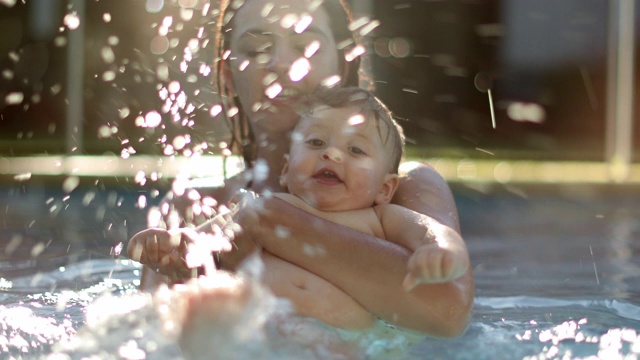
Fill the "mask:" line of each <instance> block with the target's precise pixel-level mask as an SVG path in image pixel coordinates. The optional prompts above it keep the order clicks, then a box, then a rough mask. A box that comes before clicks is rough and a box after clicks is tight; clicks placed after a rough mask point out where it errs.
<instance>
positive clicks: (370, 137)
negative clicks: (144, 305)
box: [128, 88, 470, 329]
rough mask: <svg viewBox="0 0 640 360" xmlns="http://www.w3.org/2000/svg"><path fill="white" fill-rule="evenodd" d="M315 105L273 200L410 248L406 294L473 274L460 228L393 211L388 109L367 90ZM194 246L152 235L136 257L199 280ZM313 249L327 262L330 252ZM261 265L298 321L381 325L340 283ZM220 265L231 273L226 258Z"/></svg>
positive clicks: (143, 238) (277, 264)
mask: <svg viewBox="0 0 640 360" xmlns="http://www.w3.org/2000/svg"><path fill="white" fill-rule="evenodd" d="M308 105H309V106H308V107H306V108H305V109H306V110H305V111H304V112H303V113H302V114H301V118H300V121H299V122H298V124H297V126H296V128H295V130H294V131H293V133H292V144H291V149H290V152H289V154H288V155H287V156H286V158H285V165H284V168H283V170H282V174H281V178H280V184H281V185H282V187H283V188H286V189H287V191H288V193H274V194H272V196H275V197H278V198H279V199H282V200H283V201H286V202H288V203H290V204H292V205H294V206H297V207H299V208H301V209H303V210H305V211H307V212H309V213H311V214H314V215H316V216H318V217H322V218H325V219H327V220H330V221H333V222H335V223H338V224H341V225H344V226H348V227H351V228H353V229H355V230H357V231H360V232H364V233H368V234H371V235H374V236H376V237H378V238H381V239H386V240H387V241H390V242H393V243H396V244H398V245H400V246H402V247H404V248H406V249H409V250H411V251H412V255H411V257H410V259H409V261H408V264H407V270H408V271H407V275H406V277H405V279H404V282H403V284H402V286H403V288H404V289H405V290H406V291H411V290H412V289H413V288H414V287H416V286H418V285H419V284H421V283H443V282H448V281H450V280H453V279H455V278H457V277H460V276H462V275H463V274H465V272H466V271H467V269H468V267H469V265H470V263H469V254H468V252H467V249H466V246H465V244H464V241H463V240H462V238H461V237H460V236H459V235H458V234H457V233H456V232H455V231H454V230H452V229H451V228H449V227H446V226H443V225H441V224H439V223H438V222H436V221H435V220H433V219H431V218H429V217H428V216H425V215H422V214H420V213H417V212H414V211H412V210H409V209H406V208H403V207H401V206H397V205H394V204H391V203H390V201H391V199H392V197H393V195H394V192H395V191H396V189H397V187H398V183H399V178H398V168H399V164H400V161H401V159H402V157H403V153H404V135H403V133H402V129H401V128H400V126H399V125H398V124H397V123H396V122H395V121H394V120H393V118H392V116H391V113H390V112H389V110H388V109H387V108H386V107H385V106H384V105H383V104H382V103H381V102H380V101H379V100H378V99H377V98H375V97H374V96H373V95H372V94H371V93H370V92H368V91H366V90H363V89H360V88H342V89H335V90H329V91H327V92H322V93H319V94H317V96H314V97H313V98H312V99H310V101H309V104H308ZM246 209H249V211H261V209H260V198H251V197H245V199H244V201H242V202H241V203H239V204H238V206H237V207H236V209H235V210H234V211H243V210H246ZM228 220H230V219H229V217H228V216H227V217H226V218H225V217H224V216H218V217H216V218H214V219H212V220H211V221H209V222H208V223H206V224H204V225H202V226H201V227H200V228H199V230H201V231H204V232H205V233H207V232H209V233H210V232H213V231H214V230H218V229H220V228H221V227H223V228H224V227H227V228H228V226H229V222H228ZM239 225H240V226H242V225H243V224H239ZM425 225H426V226H425ZM425 228H427V229H428V231H426V232H425V230H424V229H425ZM283 233H284V235H285V236H286V229H284V231H283ZM443 233H447V235H446V236H442V234H443ZM188 239H189V236H187V237H183V239H182V240H180V239H178V240H177V241H176V240H175V238H174V240H172V237H171V235H170V234H169V232H167V231H166V230H162V229H147V230H144V231H142V232H140V233H138V234H136V235H135V236H134V237H133V238H132V239H131V240H130V242H129V246H128V252H129V256H130V257H131V258H132V259H134V260H138V261H141V262H143V263H145V264H146V265H149V266H151V267H152V268H156V269H159V270H160V271H161V272H164V273H167V274H169V273H171V274H174V277H175V278H180V277H185V276H188V274H190V272H189V270H188V269H187V268H186V267H185V266H184V261H183V259H184V255H183V252H184V251H183V250H184V244H185V242H188V241H189V240H188ZM441 239H449V240H447V241H444V240H441ZM181 249H182V250H181ZM310 251H311V252H315V253H317V256H321V255H322V249H310ZM261 257H262V259H263V261H264V265H265V271H264V274H263V280H264V282H265V283H266V284H267V285H268V287H269V288H270V289H271V290H272V291H273V292H274V293H275V295H277V296H279V297H285V298H288V299H289V300H291V301H292V303H293V306H294V309H295V311H296V313H297V314H299V315H302V316H308V317H314V318H317V319H320V320H322V321H324V322H326V323H328V324H330V325H333V326H337V327H341V328H347V329H362V328H367V327H369V326H371V325H372V324H373V317H372V315H371V314H370V313H369V312H368V311H366V309H364V308H363V307H362V306H361V305H360V304H359V303H357V302H356V301H355V300H354V299H353V298H351V297H350V296H349V295H348V294H346V293H344V292H343V291H342V290H340V289H339V288H337V287H336V286H335V285H333V284H331V283H329V282H327V281H326V280H324V279H323V278H320V277H319V276H317V275H315V274H313V273H311V272H308V271H306V270H304V269H302V268H300V267H298V266H296V265H294V264H291V263H288V262H286V261H284V260H281V259H279V258H277V257H275V256H273V255H271V254H269V253H267V252H262V256H261ZM221 259H222V262H223V265H224V253H222V254H221ZM223 267H224V266H223ZM176 274H177V276H176ZM372 281H375V279H372Z"/></svg>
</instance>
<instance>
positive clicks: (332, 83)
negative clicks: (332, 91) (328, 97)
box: [321, 75, 342, 88]
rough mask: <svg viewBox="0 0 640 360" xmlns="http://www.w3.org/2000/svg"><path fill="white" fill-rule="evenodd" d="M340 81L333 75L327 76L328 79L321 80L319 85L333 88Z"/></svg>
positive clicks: (337, 76)
mask: <svg viewBox="0 0 640 360" xmlns="http://www.w3.org/2000/svg"><path fill="white" fill-rule="evenodd" d="M340 80H342V79H341V78H340V76H339V75H333V76H329V77H328V78H326V79H324V80H322V82H321V84H322V86H324V87H328V88H330V87H334V86H336V85H338V84H339V83H340Z"/></svg>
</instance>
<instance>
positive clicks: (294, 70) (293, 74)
mask: <svg viewBox="0 0 640 360" xmlns="http://www.w3.org/2000/svg"><path fill="white" fill-rule="evenodd" d="M309 69H311V64H309V60H307V58H304V57H301V58H299V59H298V60H296V61H294V62H293V64H291V68H290V69H289V78H290V79H291V81H294V82H297V81H300V80H302V79H303V78H304V77H305V76H307V74H309ZM272 99H273V98H272Z"/></svg>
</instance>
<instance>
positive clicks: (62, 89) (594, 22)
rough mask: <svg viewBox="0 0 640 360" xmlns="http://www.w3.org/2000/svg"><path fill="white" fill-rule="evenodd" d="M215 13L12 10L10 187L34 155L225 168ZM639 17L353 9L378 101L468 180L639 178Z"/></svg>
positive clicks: (468, 7)
mask: <svg viewBox="0 0 640 360" xmlns="http://www.w3.org/2000/svg"><path fill="white" fill-rule="evenodd" d="M207 4H209V1H204V0H109V1H105V0H98V1H88V0H27V1H16V0H0V157H1V158H0V175H1V174H6V175H12V176H13V175H16V174H19V173H21V172H24V167H23V166H19V165H18V163H17V162H16V161H18V160H20V158H22V157H27V156H28V157H33V156H37V157H42V156H47V155H48V156H52V155H59V156H71V155H73V156H100V157H103V156H106V157H108V158H110V159H112V160H113V159H114V158H115V159H123V160H127V159H130V158H131V159H133V158H134V157H136V156H137V157H140V156H141V155H152V156H171V155H186V156H190V155H191V154H192V153H194V152H201V153H202V154H205V155H208V154H211V155H217V154H219V151H220V147H219V146H218V143H219V142H220V141H223V140H224V138H225V136H226V134H225V131H224V127H219V126H218V127H217V126H216V125H217V124H218V123H219V122H220V119H219V117H216V116H215V113H216V110H215V109H213V107H214V106H215V94H213V91H212V88H211V85H210V76H208V75H209V74H210V69H209V68H208V66H210V65H211V61H212V56H211V54H210V53H209V50H210V48H211V42H210V40H209V39H207V36H208V35H210V34H211V33H212V29H213V25H212V21H213V16H212V14H214V13H215V10H214V9H215V4H210V5H207ZM633 5H634V2H633V1H632V0H616V1H614V0H612V1H601V0H537V1H528V0H482V1H480V0H442V1H435V0H430V1H428V0H353V7H354V9H355V12H356V16H357V17H358V18H360V17H368V18H369V19H372V20H377V21H379V25H378V26H377V27H375V29H374V30H373V31H371V32H369V33H368V34H367V41H368V50H367V51H368V53H369V54H370V55H371V59H372V61H371V69H372V70H373V79H374V80H375V87H376V93H377V94H378V95H379V96H380V97H381V98H382V100H384V101H385V102H386V103H387V104H388V105H389V106H390V108H391V109H392V111H393V112H394V113H395V114H396V115H397V117H398V118H399V119H400V121H401V124H402V125H403V126H404V127H405V129H406V133H407V134H408V138H409V139H408V141H409V148H408V155H409V156H410V157H412V158H419V159H423V160H428V161H431V162H432V163H433V164H434V165H435V166H440V169H441V171H442V172H443V174H444V175H445V176H446V177H447V178H448V179H449V180H462V181H465V180H473V178H474V177H475V178H476V179H480V180H481V179H484V180H486V181H495V180H496V179H497V180H499V181H510V180H512V181H516V180H517V179H518V176H519V174H524V172H526V171H529V172H533V173H536V172H539V171H542V170H541V169H546V170H544V171H547V172H550V173H554V172H556V173H557V172H558V171H560V172H561V171H564V170H562V169H565V170H566V169H568V168H569V167H571V166H573V168H574V169H578V168H579V167H580V166H583V167H581V168H580V169H581V170H580V171H582V172H583V173H585V174H592V175H593V176H594V178H593V181H624V180H632V179H634V176H635V175H634V174H636V170H635V168H634V167H633V166H631V164H633V163H637V162H638V160H639V159H640V144H639V142H638V141H635V142H634V141H633V139H635V138H637V137H638V135H639V134H640V126H637V120H635V113H636V111H635V109H636V107H637V104H636V102H635V101H634V99H635V96H634V94H633V92H634V91H635V86H634V84H635V83H636V81H635V78H636V76H637V73H638V71H635V69H636V68H637V61H636V59H635V56H634V55H635V52H636V49H635V38H636V36H637V34H638V30H637V21H635V19H637V18H638V16H637V9H636V8H637V7H634V6H633ZM625 29H626V30H625ZM148 122H150V123H153V126H148V125H149V124H148ZM634 123H635V124H636V126H633V124H634ZM616 124H618V125H616ZM167 145H171V146H170V147H169V149H168V147H167ZM61 159H63V161H64V159H65V158H64V157H63V158H61ZM92 159H93V158H92ZM31 160H33V159H31ZM550 162H551V163H550ZM554 162H559V163H558V164H559V167H555V168H554V167H549V166H551V165H549V164H553V163H554ZM565 165H566V166H565ZM482 166H485V167H486V169H485V170H482ZM470 169H471V170H470ZM527 169H528V170H527ZM558 169H560V170H558ZM34 171H35V170H34ZM483 171H484V172H487V174H488V175H486V178H484V176H485V175H483ZM134 173H135V171H134ZM465 174H466V175H465ZM496 174H498V175H496ZM585 174H579V173H574V175H571V176H573V179H574V180H581V179H582V180H584V181H588V180H587V177H586V175H585ZM594 174H595V175H594ZM612 174H613V175H612ZM551 175H553V174H551ZM551 175H549V176H551ZM556 175H557V174H556ZM465 176H466V178H465ZM496 176H497V177H496ZM567 176H570V175H567ZM522 178H523V179H529V180H530V181H536V179H538V180H539V177H536V175H535V174H529V175H527V176H524V175H522ZM554 179H555V180H559V178H557V177H556V178H553V176H552V177H548V180H549V181H555V180H554ZM560 180H561V179H560Z"/></svg>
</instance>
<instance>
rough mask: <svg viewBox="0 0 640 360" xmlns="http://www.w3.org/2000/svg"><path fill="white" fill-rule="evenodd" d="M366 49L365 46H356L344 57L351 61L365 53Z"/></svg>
mask: <svg viewBox="0 0 640 360" xmlns="http://www.w3.org/2000/svg"><path fill="white" fill-rule="evenodd" d="M364 51H365V49H364V46H362V45H358V46H356V47H354V48H353V49H352V50H351V51H349V52H348V53H347V54H345V55H344V59H345V60H347V61H348V62H351V61H353V60H354V59H355V58H357V57H358V56H360V55H362V54H364Z"/></svg>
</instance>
